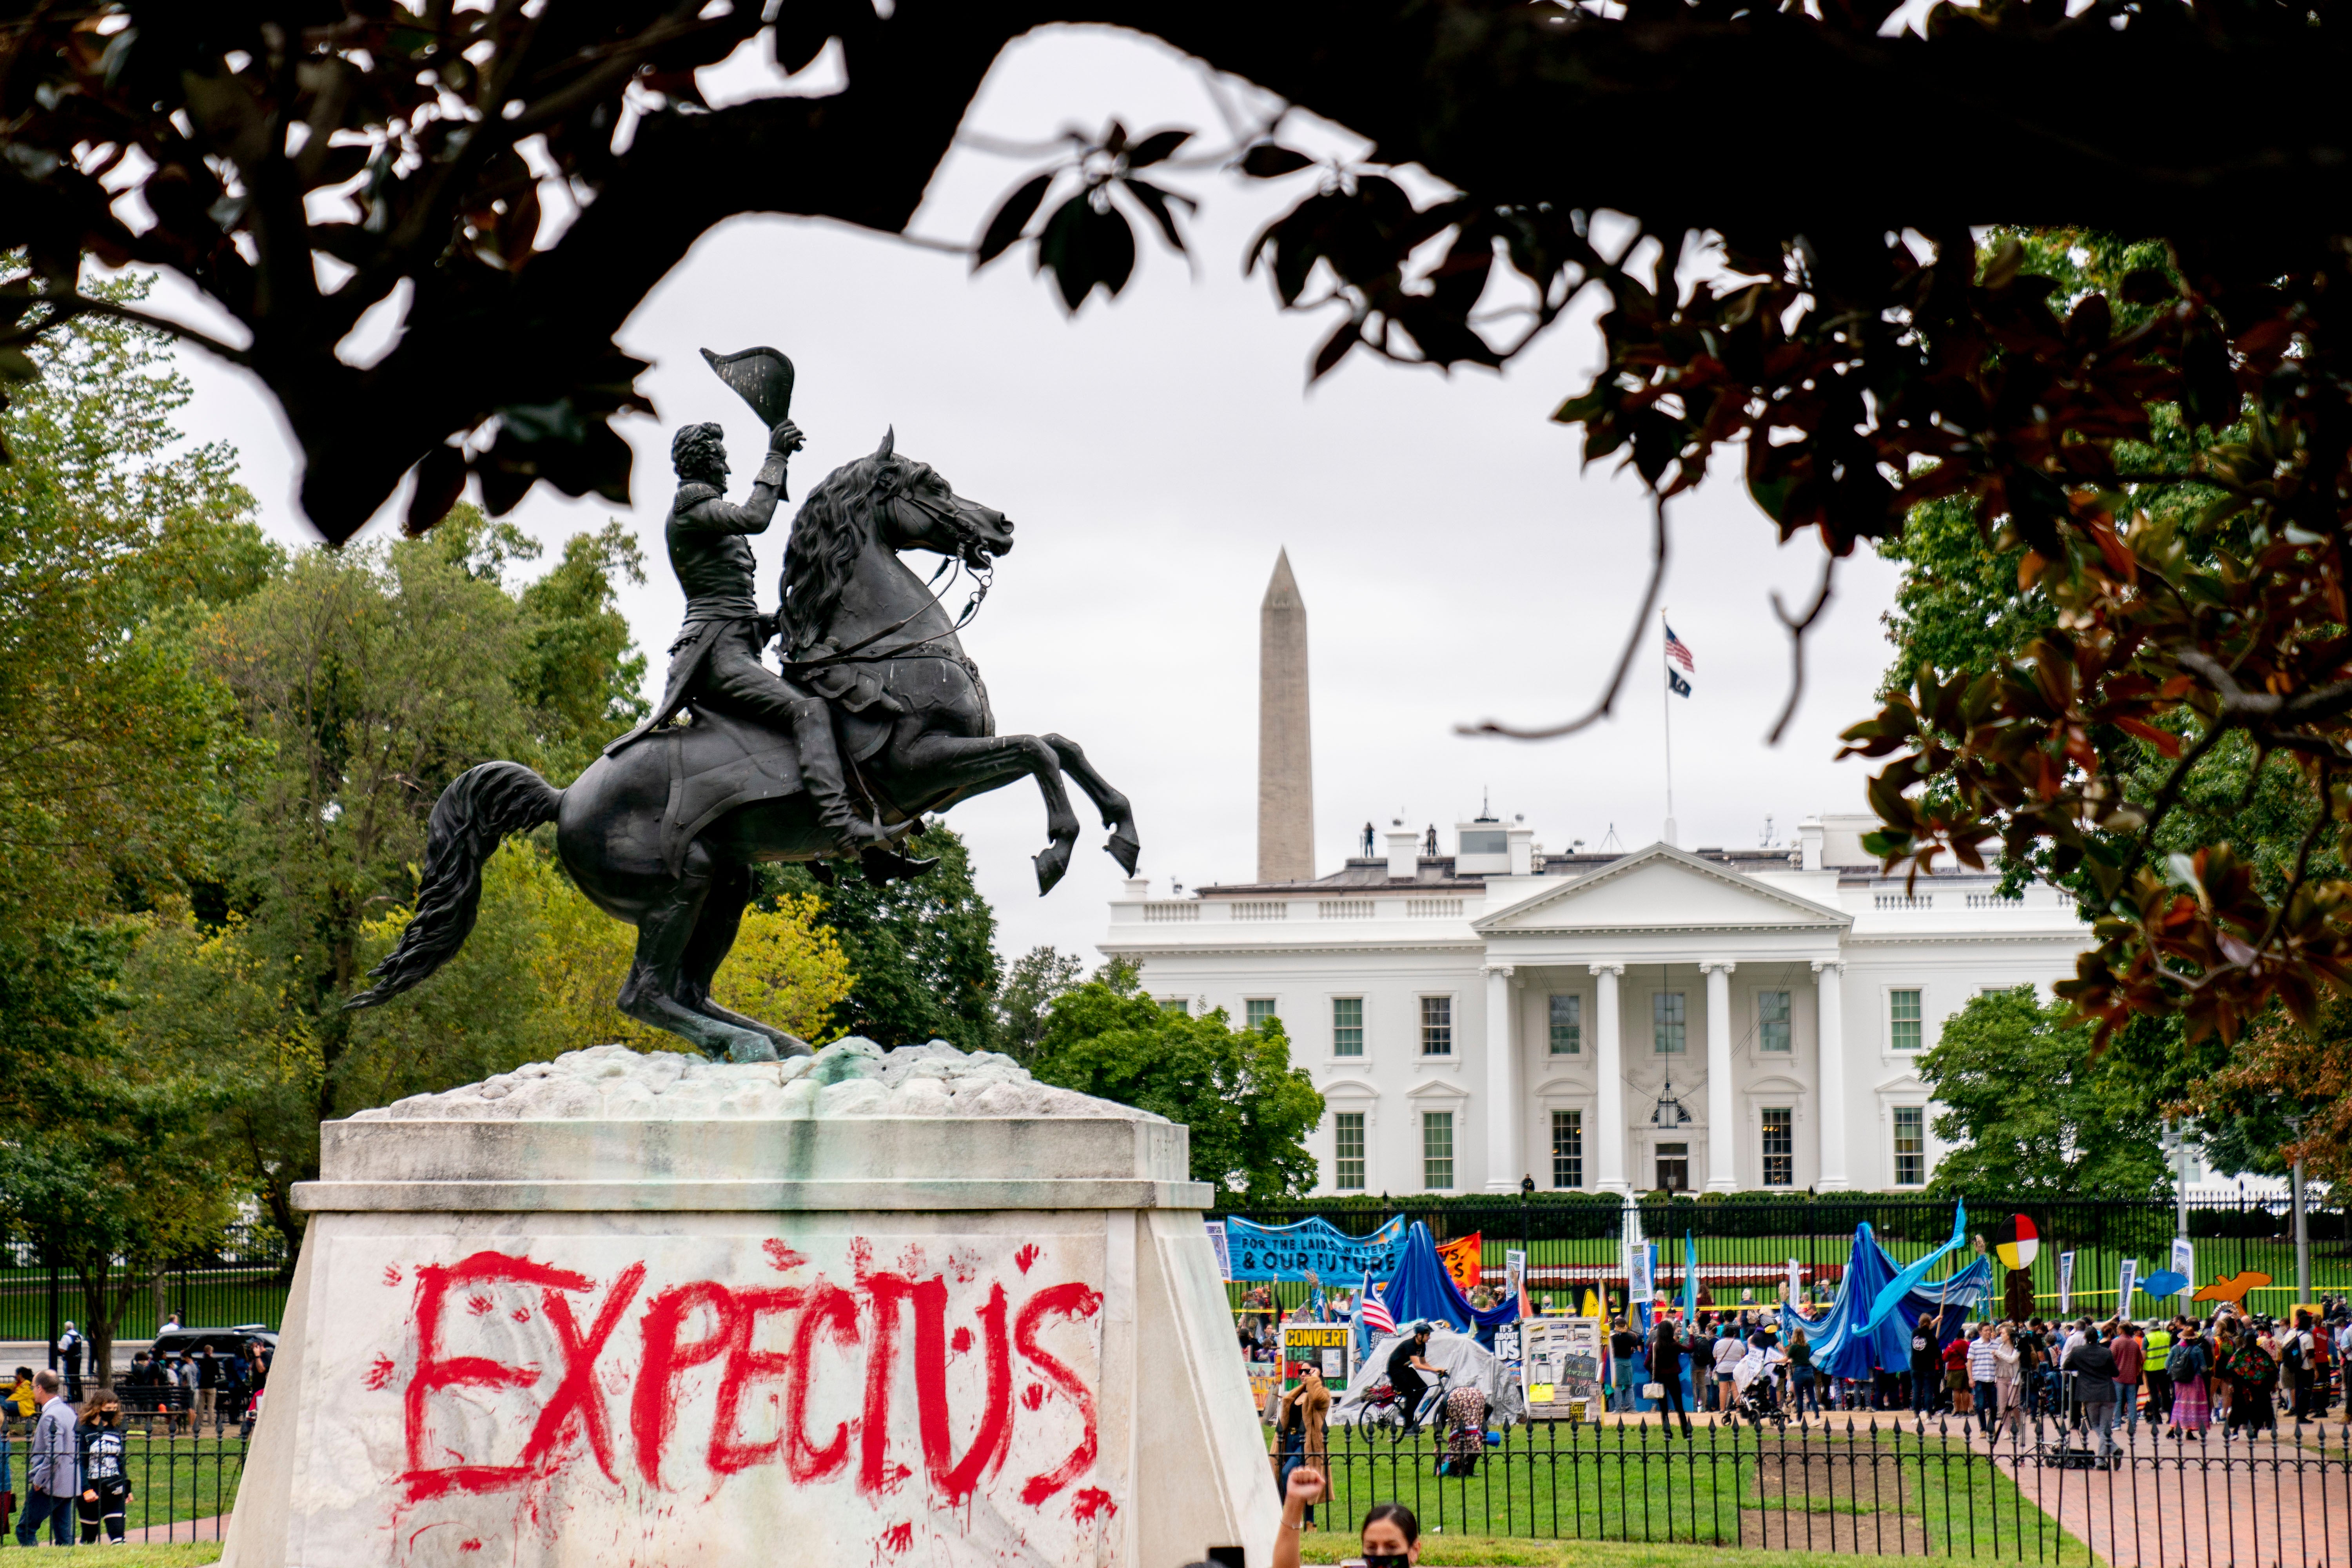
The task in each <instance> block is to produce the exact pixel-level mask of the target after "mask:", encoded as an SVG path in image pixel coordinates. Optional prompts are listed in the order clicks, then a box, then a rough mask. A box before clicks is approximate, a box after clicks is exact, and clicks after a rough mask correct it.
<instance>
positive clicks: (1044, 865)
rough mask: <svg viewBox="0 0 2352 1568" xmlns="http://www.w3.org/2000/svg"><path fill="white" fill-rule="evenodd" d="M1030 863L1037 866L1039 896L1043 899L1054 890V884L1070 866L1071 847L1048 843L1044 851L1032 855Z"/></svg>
mask: <svg viewBox="0 0 2352 1568" xmlns="http://www.w3.org/2000/svg"><path fill="white" fill-rule="evenodd" d="M1029 863H1030V864H1031V865H1033V866H1034V867H1036V868H1037V896H1038V897H1039V898H1041V899H1042V898H1044V897H1045V895H1046V894H1048V893H1050V892H1052V891H1053V890H1054V884H1055V883H1056V882H1058V881H1060V880H1061V879H1062V873H1063V872H1065V871H1066V870H1068V869H1069V868H1070V847H1069V846H1068V845H1066V844H1048V845H1047V846H1045V849H1044V850H1043V851H1041V852H1040V853H1038V854H1035V855H1033V856H1031V857H1030V858H1029Z"/></svg>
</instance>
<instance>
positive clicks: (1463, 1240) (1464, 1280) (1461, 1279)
mask: <svg viewBox="0 0 2352 1568" xmlns="http://www.w3.org/2000/svg"><path fill="white" fill-rule="evenodd" d="M1478 1235H1479V1233H1478V1232H1476V1231H1475V1230H1474V1231H1472V1232H1471V1233H1470V1234H1469V1235H1467V1236H1464V1237H1455V1238H1454V1240H1452V1241H1449V1242H1446V1243H1444V1245H1443V1246H1441V1247H1438V1249H1437V1260H1438V1261H1439V1262H1440V1263H1443V1264H1444V1265H1445V1271H1446V1272H1447V1273H1448V1274H1451V1275H1452V1276H1454V1285H1455V1287H1456V1288H1457V1289H1460V1290H1461V1292H1462V1293H1463V1294H1464V1295H1465V1296H1467V1295H1468V1294H1470V1292H1471V1291H1473V1290H1475V1289H1477V1288H1478Z"/></svg>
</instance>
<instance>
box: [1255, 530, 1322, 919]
mask: <svg viewBox="0 0 2352 1568" xmlns="http://www.w3.org/2000/svg"><path fill="white" fill-rule="evenodd" d="M1257 879H1258V880H1259V881H1261V882H1310V881H1313V880H1314V879H1315V760H1314V749H1313V746H1312V745H1311V743H1310V742H1309V739H1308V735H1307V606H1306V605H1304V604H1303V603H1301V602H1300V600H1299V597H1298V583H1297V579H1295V578H1293V577H1292V576H1291V574H1290V552H1288V551H1283V552H1280V553H1279V554H1277V555H1276V557H1275V560H1274V576H1273V578H1272V579H1271V580H1270V581H1269V582H1268V583H1267V584H1266V585H1265V600H1264V601H1263V602H1262V603H1261V604H1260V605H1258V612H1257Z"/></svg>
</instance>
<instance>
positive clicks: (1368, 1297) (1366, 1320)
mask: <svg viewBox="0 0 2352 1568" xmlns="http://www.w3.org/2000/svg"><path fill="white" fill-rule="evenodd" d="M1356 1318H1357V1321H1360V1322H1361V1323H1362V1324H1363V1325H1364V1327H1366V1328H1368V1329H1370V1330H1371V1331H1372V1332H1374V1333H1375V1334H1392V1333H1395V1332H1396V1319H1395V1318H1393V1317H1391V1315H1390V1314H1389V1309H1388V1304H1387V1303H1386V1302H1384V1301H1382V1300H1381V1297H1380V1288H1379V1287H1378V1286H1376V1285H1374V1284H1373V1283H1372V1276H1371V1273H1370V1270H1367V1271H1366V1272H1365V1274H1364V1288H1363V1289H1361V1290H1360V1291H1358V1292H1357V1293H1356Z"/></svg>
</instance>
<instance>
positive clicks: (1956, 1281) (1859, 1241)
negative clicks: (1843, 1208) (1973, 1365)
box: [1780, 1220, 1992, 1378]
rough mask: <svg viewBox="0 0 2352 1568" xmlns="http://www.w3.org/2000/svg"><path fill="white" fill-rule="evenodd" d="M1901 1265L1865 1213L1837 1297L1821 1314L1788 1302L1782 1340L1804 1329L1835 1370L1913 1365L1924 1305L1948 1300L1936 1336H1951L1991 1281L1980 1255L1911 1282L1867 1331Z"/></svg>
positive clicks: (1855, 1373) (1927, 1308)
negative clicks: (1946, 1272) (1951, 1270)
mask: <svg viewBox="0 0 2352 1568" xmlns="http://www.w3.org/2000/svg"><path fill="white" fill-rule="evenodd" d="M1902 1268H1903V1266H1902V1265H1901V1264H1899V1263H1897V1262H1895V1259H1894V1258H1890V1257H1888V1256H1887V1254H1886V1249H1885V1247H1881V1246H1879V1245H1878V1238H1877V1237H1874V1236H1873V1235H1871V1234H1870V1224H1869V1222H1868V1221H1866V1220H1865V1221H1864V1222H1863V1224H1862V1225H1861V1226H1857V1227H1856V1228H1855V1230H1854V1233H1853V1256H1852V1258H1850V1259H1849V1260H1848V1261H1847V1263H1846V1269H1845V1278H1844V1279H1842V1280H1840V1281H1839V1282H1838V1293H1837V1300H1834V1301H1832V1302H1831V1303H1830V1306H1829V1310H1827V1311H1824V1312H1822V1314H1821V1315H1820V1316H1818V1317H1808V1316H1806V1315H1805V1314H1804V1313H1803V1312H1801V1311H1799V1310H1797V1308H1796V1306H1795V1305H1794V1304H1793V1303H1783V1304H1782V1306H1781V1308H1780V1342H1781V1343H1782V1344H1783V1345H1785V1344H1787V1343H1788V1342H1789V1336H1790V1333H1791V1332H1793V1331H1796V1330H1798V1329H1802V1330H1804V1331H1805V1338H1806V1339H1807V1340H1808V1341H1809V1342H1811V1345H1812V1347H1813V1364H1814V1365H1815V1366H1817V1367H1819V1368H1821V1369H1822V1372H1824V1373H1828V1374H1829V1375H1831V1376H1833V1377H1853V1378H1866V1377H1868V1376H1869V1375H1870V1374H1871V1372H1872V1370H1873V1369H1874V1368H1884V1369H1885V1370H1886V1371H1888V1372H1905V1371H1908V1370H1909V1368H1910V1365H1911V1331H1912V1328H1913V1326H1914V1325H1915V1324H1916V1323H1917V1322H1918V1321H1919V1318H1920V1315H1921V1314H1922V1313H1928V1314H1932V1313H1934V1312H1935V1311H1936V1310H1937V1306H1938V1305H1939V1304H1940V1305H1941V1306H1942V1307H1943V1308H1944V1317H1943V1320H1942V1321H1941V1322H1940V1323H1939V1324H1938V1325H1937V1327H1938V1329H1939V1333H1938V1335H1937V1338H1938V1340H1939V1341H1941V1340H1948V1339H1949V1338H1950V1337H1951V1335H1952V1334H1953V1333H1957V1332H1958V1324H1959V1321H1960V1320H1961V1318H1963V1317H1964V1316H1965V1315H1966V1314H1967V1311H1968V1309H1969V1308H1971V1307H1973V1306H1975V1305H1976V1304H1977V1302H1979V1301H1980V1300H1983V1299H1984V1297H1985V1294H1986V1292H1988V1291H1990V1289H1992V1264H1991V1263H1990V1261H1988V1260H1987V1259H1985V1258H1978V1259H1977V1260H1976V1261H1975V1262H1973V1263H1971V1264H1969V1266H1968V1267H1967V1268H1963V1269H1961V1270H1960V1271H1959V1272H1958V1273H1957V1274H1953V1275H1950V1276H1948V1277H1947V1278H1945V1279H1940V1280H1922V1281H1921V1282H1920V1283H1919V1284H1917V1285H1916V1286H1914V1287H1912V1289H1910V1291H1909V1292H1908V1293H1906V1295H1905V1296H1904V1298H1903V1299H1902V1300H1900V1301H1898V1302H1897V1303H1896V1304H1895V1310H1894V1311H1892V1312H1890V1313H1888V1314H1887V1316H1886V1319H1885V1321H1883V1322H1881V1323H1880V1324H1879V1325H1878V1327H1877V1328H1876V1329H1875V1330H1874V1331H1871V1332H1869V1333H1867V1334H1864V1333H1863V1332H1862V1331H1861V1327H1862V1324H1863V1323H1864V1322H1865V1321H1868V1319H1869V1317H1870V1307H1871V1303H1872V1302H1873V1301H1874V1300H1877V1299H1878V1293H1879V1292H1880V1291H1881V1290H1883V1289H1885V1288H1886V1286H1887V1284H1888V1283H1889V1282H1890V1281H1891V1280H1893V1279H1894V1278H1895V1275H1896V1274H1898V1273H1900V1272H1901V1271H1902Z"/></svg>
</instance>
